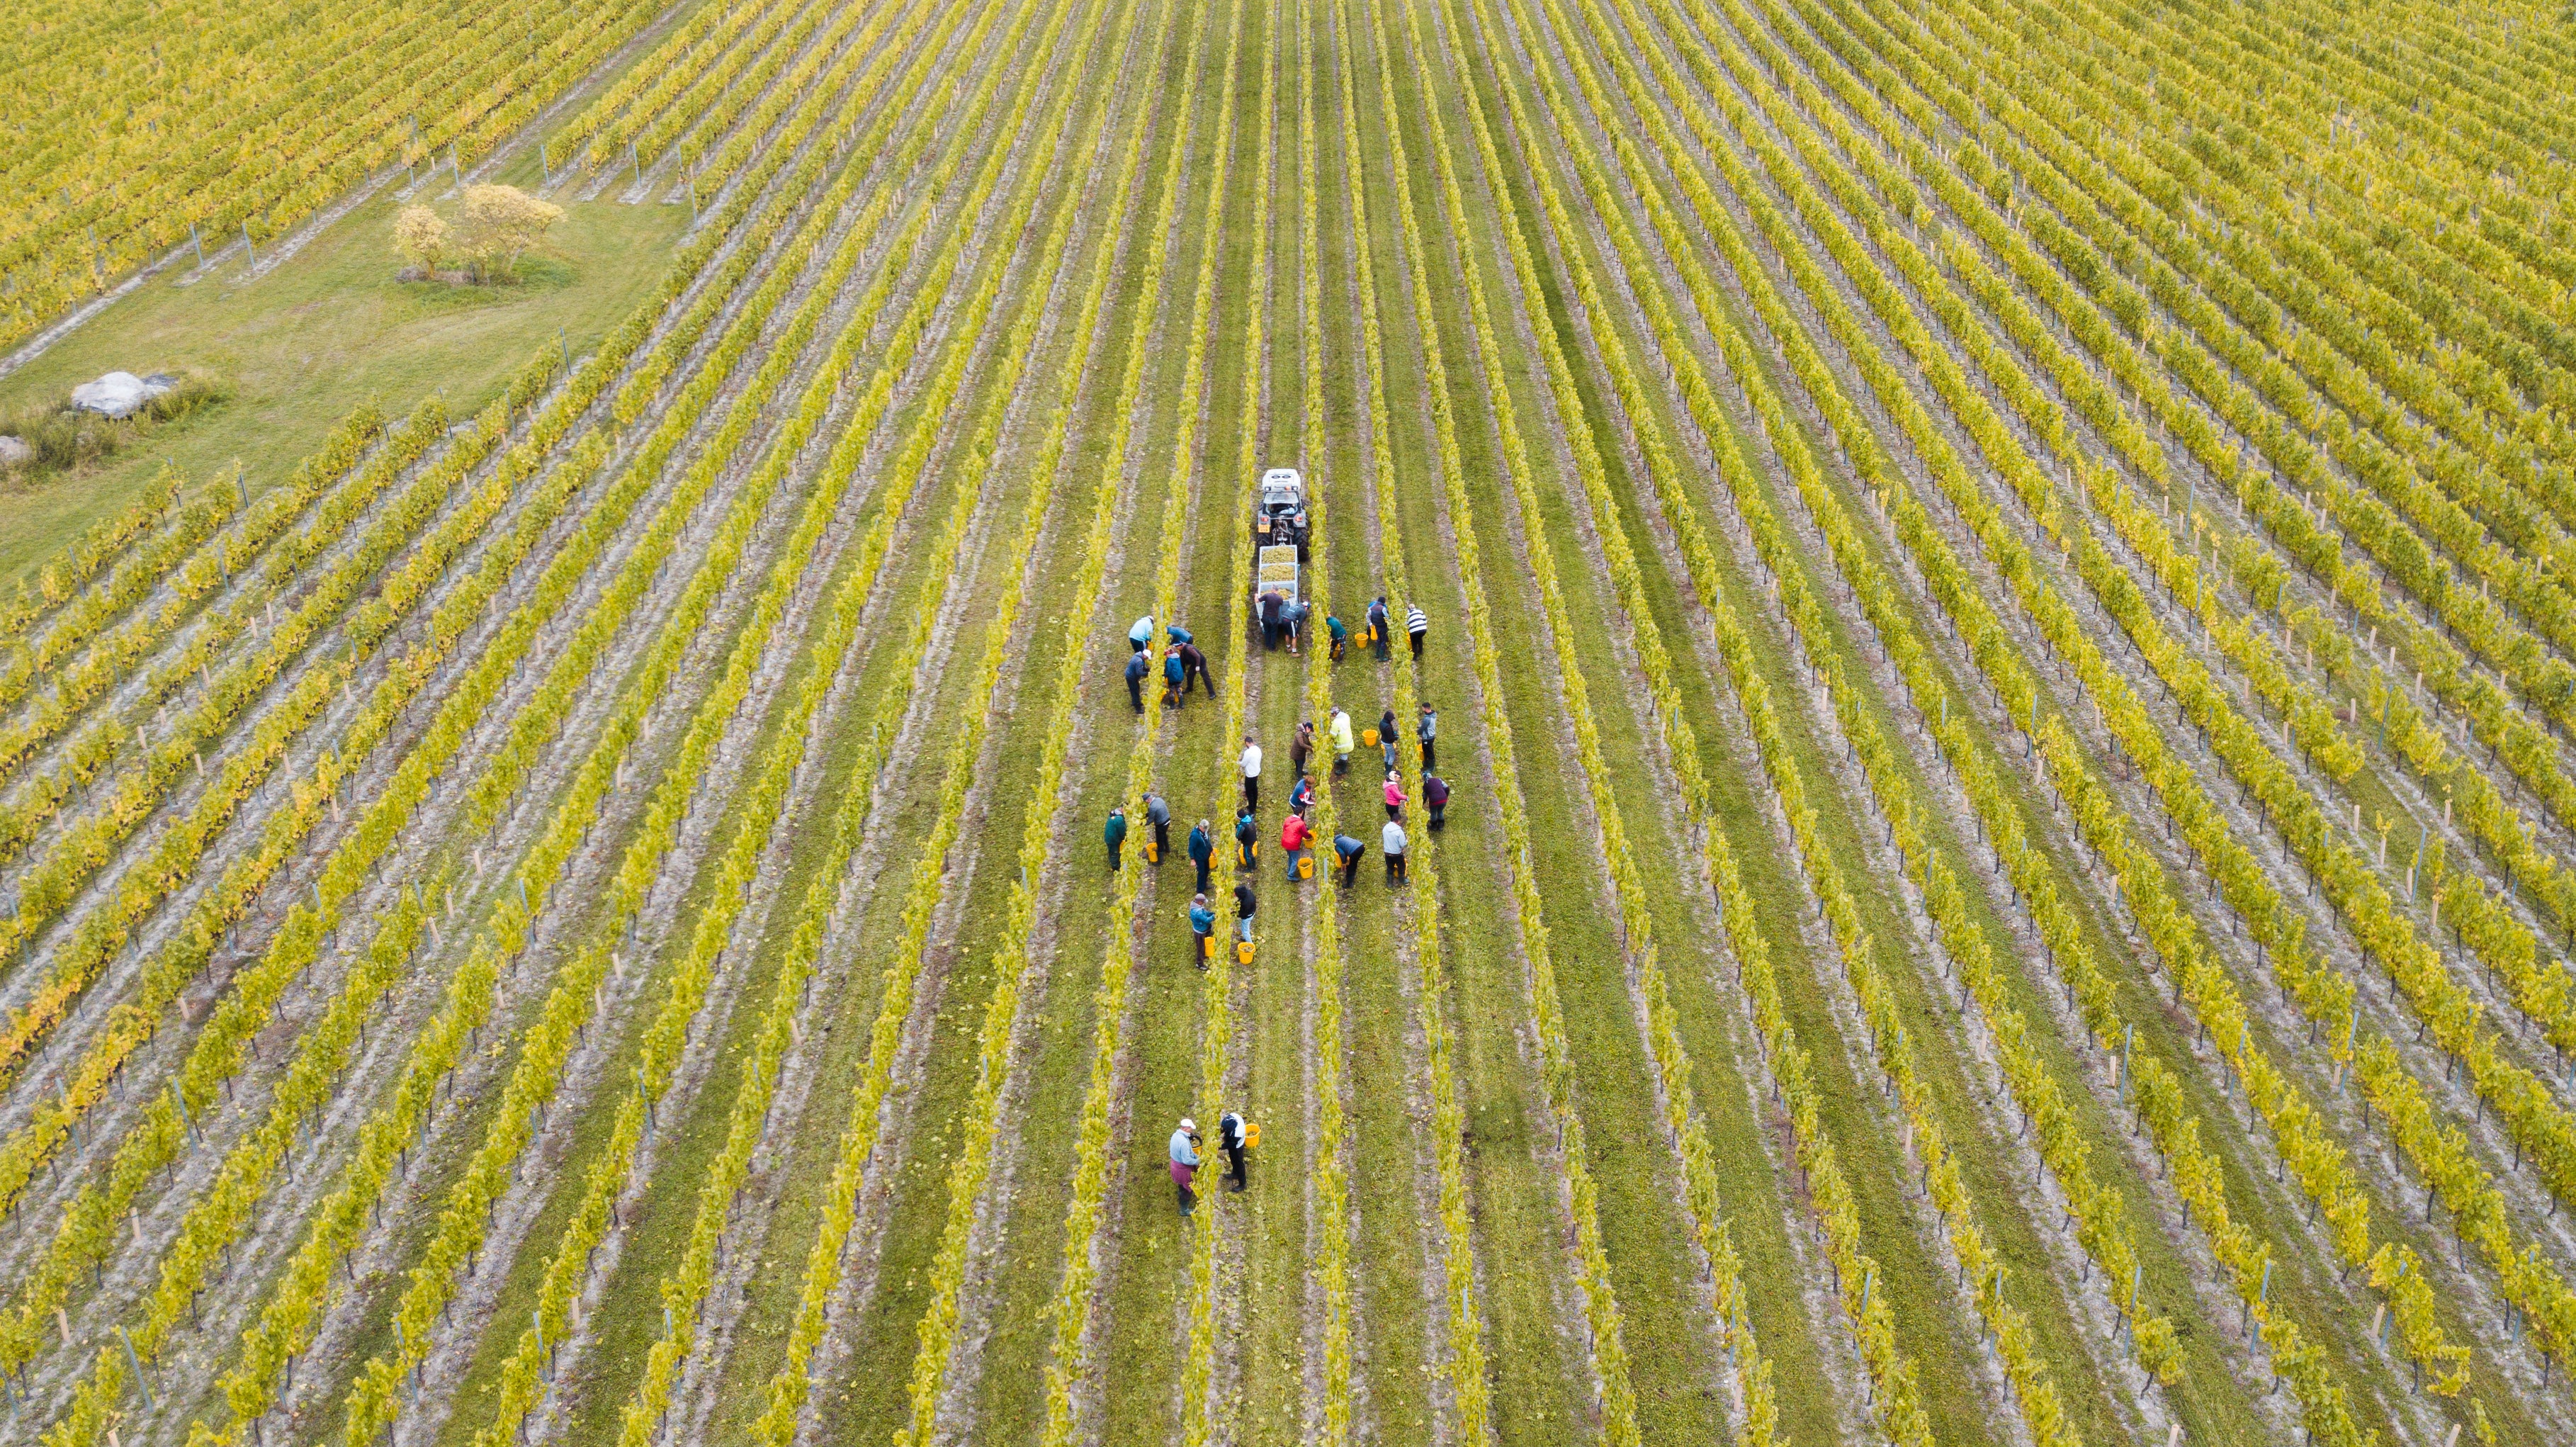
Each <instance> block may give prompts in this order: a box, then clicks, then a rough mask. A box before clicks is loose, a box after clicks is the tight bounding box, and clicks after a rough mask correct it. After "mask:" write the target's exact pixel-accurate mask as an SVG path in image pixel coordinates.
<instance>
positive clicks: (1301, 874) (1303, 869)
mask: <svg viewBox="0 0 2576 1447" xmlns="http://www.w3.org/2000/svg"><path fill="white" fill-rule="evenodd" d="M1297 877H1298V878H1299V879H1312V878H1314V877H1315V854H1314V851H1313V850H1308V851H1306V852H1305V853H1303V854H1300V855H1298V856H1297Z"/></svg>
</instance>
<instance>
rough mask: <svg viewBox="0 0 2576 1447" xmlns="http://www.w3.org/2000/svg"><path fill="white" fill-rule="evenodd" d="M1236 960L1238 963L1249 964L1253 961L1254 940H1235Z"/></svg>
mask: <svg viewBox="0 0 2576 1447" xmlns="http://www.w3.org/2000/svg"><path fill="white" fill-rule="evenodd" d="M1234 962H1235V963H1236V964H1238V965H1248V964H1251V963H1252V941H1250V940H1236V941H1235V942H1234Z"/></svg>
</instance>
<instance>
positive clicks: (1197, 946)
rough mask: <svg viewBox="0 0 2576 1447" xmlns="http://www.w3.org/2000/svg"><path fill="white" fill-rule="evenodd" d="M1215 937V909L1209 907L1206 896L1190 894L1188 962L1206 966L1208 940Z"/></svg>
mask: <svg viewBox="0 0 2576 1447" xmlns="http://www.w3.org/2000/svg"><path fill="white" fill-rule="evenodd" d="M1214 938H1216V911H1215V910H1214V909H1211V908H1209V906H1208V901H1207V896H1206V895H1204V894H1194V895H1192V896H1190V963H1191V964H1194V965H1196V966H1198V967H1199V968H1200V969H1202V970H1204V969H1206V968H1207V957H1208V941H1209V940H1212V939H1214Z"/></svg>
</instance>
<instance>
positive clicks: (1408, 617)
mask: <svg viewBox="0 0 2576 1447" xmlns="http://www.w3.org/2000/svg"><path fill="white" fill-rule="evenodd" d="M1430 631H1431V615H1430V614H1428V613H1425V612H1423V611H1422V605H1421V604H1419V603H1407V604H1405V605H1404V636H1405V637H1406V638H1407V639H1409V640H1411V641H1412V643H1413V661H1414V662H1416V663H1420V662H1421V661H1422V635H1423V634H1425V633H1428V632H1430Z"/></svg>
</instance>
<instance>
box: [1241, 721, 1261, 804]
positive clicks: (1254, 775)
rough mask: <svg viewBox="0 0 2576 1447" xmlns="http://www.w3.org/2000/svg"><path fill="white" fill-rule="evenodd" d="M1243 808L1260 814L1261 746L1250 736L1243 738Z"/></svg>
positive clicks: (1246, 735)
mask: <svg viewBox="0 0 2576 1447" xmlns="http://www.w3.org/2000/svg"><path fill="white" fill-rule="evenodd" d="M1243 807H1244V808H1246V809H1248V810H1251V811H1252V812H1253V813H1256V814H1257V813H1260V812H1261V745H1259V744H1256V743H1254V742H1253V741H1252V735H1250V734H1245V735H1244V736H1243Z"/></svg>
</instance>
